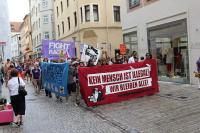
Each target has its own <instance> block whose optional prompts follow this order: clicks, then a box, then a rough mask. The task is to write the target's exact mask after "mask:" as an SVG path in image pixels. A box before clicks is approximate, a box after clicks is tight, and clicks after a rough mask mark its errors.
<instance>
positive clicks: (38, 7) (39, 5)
mask: <svg viewBox="0 0 200 133" xmlns="http://www.w3.org/2000/svg"><path fill="white" fill-rule="evenodd" d="M39 11H40V4H38V12H39Z"/></svg>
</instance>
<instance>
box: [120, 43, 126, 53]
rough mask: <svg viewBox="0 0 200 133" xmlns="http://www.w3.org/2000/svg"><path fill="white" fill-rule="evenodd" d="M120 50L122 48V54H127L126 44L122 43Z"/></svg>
mask: <svg viewBox="0 0 200 133" xmlns="http://www.w3.org/2000/svg"><path fill="white" fill-rule="evenodd" d="M119 50H120V54H121V55H125V54H126V44H120V45H119Z"/></svg>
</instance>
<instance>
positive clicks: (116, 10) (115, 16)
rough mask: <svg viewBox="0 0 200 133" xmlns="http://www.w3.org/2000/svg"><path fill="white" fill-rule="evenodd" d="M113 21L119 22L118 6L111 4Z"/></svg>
mask: <svg viewBox="0 0 200 133" xmlns="http://www.w3.org/2000/svg"><path fill="white" fill-rule="evenodd" d="M113 13H114V21H115V22H120V6H113Z"/></svg>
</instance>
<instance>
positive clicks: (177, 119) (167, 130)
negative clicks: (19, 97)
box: [0, 82, 200, 133]
mask: <svg viewBox="0 0 200 133" xmlns="http://www.w3.org/2000/svg"><path fill="white" fill-rule="evenodd" d="M27 88H28V93H29V94H28V96H27V112H26V116H25V123H24V126H23V127H20V128H19V129H16V128H14V129H13V128H11V127H10V126H0V133H12V132H14V133H16V132H17V133H199V132H200V102H199V101H200V90H198V89H197V87H196V86H191V85H182V84H174V83H164V82H160V93H158V94H156V95H153V96H145V97H142V98H138V99H133V100H130V101H124V102H120V103H113V104H108V105H103V106H98V107H93V108H88V107H86V105H85V104H84V102H83V101H82V102H81V106H78V107H77V106H75V105H74V99H73V97H71V98H69V100H68V102H66V101H65V100H64V102H63V103H60V102H59V101H57V100H56V99H55V97H54V98H53V99H50V98H48V97H45V95H44V93H43V94H41V95H39V96H35V95H34V93H33V88H32V85H31V84H28V85H27Z"/></svg>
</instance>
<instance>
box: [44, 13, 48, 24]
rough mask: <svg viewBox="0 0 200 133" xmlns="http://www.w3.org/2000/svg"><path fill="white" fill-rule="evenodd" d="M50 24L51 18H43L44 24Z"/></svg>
mask: <svg viewBox="0 0 200 133" xmlns="http://www.w3.org/2000/svg"><path fill="white" fill-rule="evenodd" d="M48 22H49V17H48V16H47V15H45V16H43V23H44V24H48Z"/></svg>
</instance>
